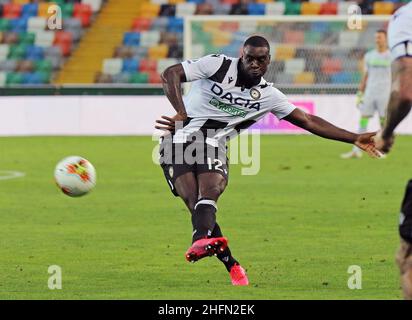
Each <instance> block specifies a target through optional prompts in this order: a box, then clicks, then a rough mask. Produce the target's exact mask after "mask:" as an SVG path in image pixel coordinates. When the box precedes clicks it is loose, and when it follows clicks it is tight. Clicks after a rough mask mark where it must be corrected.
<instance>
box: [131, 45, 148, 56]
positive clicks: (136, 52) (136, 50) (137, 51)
mask: <svg viewBox="0 0 412 320" xmlns="http://www.w3.org/2000/svg"><path fill="white" fill-rule="evenodd" d="M148 52H149V49H148V48H146V47H140V46H138V47H132V57H133V59H140V58H145V57H147V54H148Z"/></svg>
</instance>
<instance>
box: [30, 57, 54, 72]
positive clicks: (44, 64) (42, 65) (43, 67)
mask: <svg viewBox="0 0 412 320" xmlns="http://www.w3.org/2000/svg"><path fill="white" fill-rule="evenodd" d="M34 68H35V70H36V71H41V72H47V73H50V72H51V71H52V69H53V65H52V62H51V61H50V60H38V61H35V63H34Z"/></svg>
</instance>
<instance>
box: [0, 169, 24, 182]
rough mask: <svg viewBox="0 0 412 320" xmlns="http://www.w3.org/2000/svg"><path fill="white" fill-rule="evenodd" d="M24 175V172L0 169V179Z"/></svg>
mask: <svg viewBox="0 0 412 320" xmlns="http://www.w3.org/2000/svg"><path fill="white" fill-rule="evenodd" d="M25 175H26V174H25V173H24V172H19V171H6V170H1V171H0V181H1V180H10V179H17V178H21V177H24V176H25Z"/></svg>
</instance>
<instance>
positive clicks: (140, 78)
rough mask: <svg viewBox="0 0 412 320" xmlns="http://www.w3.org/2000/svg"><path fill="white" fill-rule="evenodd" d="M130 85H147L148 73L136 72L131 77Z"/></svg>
mask: <svg viewBox="0 0 412 320" xmlns="http://www.w3.org/2000/svg"><path fill="white" fill-rule="evenodd" d="M129 81H130V83H147V82H148V81H149V75H148V74H147V73H141V72H136V73H132V75H131V76H130V80H129Z"/></svg>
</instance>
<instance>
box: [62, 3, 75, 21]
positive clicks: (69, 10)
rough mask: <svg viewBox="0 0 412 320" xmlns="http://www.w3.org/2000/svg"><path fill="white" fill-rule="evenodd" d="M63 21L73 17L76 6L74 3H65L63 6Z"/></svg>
mask: <svg viewBox="0 0 412 320" xmlns="http://www.w3.org/2000/svg"><path fill="white" fill-rule="evenodd" d="M61 9H62V16H63V19H66V18H69V17H73V12H74V5H73V3H64V4H62V5H61Z"/></svg>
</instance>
